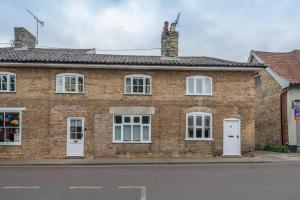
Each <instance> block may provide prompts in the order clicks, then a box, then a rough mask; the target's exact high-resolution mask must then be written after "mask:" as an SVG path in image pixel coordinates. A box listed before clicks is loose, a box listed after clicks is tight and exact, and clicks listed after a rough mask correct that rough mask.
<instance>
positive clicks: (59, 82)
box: [56, 76, 64, 92]
mask: <svg viewBox="0 0 300 200" xmlns="http://www.w3.org/2000/svg"><path fill="white" fill-rule="evenodd" d="M63 90H64V89H63V76H56V91H57V92H63Z"/></svg>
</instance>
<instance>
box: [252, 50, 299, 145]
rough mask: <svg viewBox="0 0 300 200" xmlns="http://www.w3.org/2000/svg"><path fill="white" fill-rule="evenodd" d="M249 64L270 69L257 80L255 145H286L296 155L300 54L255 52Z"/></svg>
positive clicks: (260, 74) (295, 51)
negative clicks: (257, 64)
mask: <svg viewBox="0 0 300 200" xmlns="http://www.w3.org/2000/svg"><path fill="white" fill-rule="evenodd" d="M249 63H264V64H267V65H268V67H267V68H266V69H264V70H261V71H260V72H259V73H258V74H256V76H255V79H256V91H257V92H256V94H257V98H256V99H257V101H256V110H257V112H256V144H258V145H262V144H284V145H285V144H287V145H289V148H290V150H291V151H296V150H297V148H299V147H300V121H299V120H300V119H299V117H298V118H297V117H296V113H297V112H300V51H299V50H294V51H292V52H284V53H276V52H262V51H252V52H251V53H250V56H249ZM298 110H299V111H298ZM299 116H300V113H299Z"/></svg>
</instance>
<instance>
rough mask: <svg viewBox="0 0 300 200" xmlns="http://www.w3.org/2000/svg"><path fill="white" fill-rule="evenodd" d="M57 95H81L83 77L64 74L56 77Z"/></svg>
mask: <svg viewBox="0 0 300 200" xmlns="http://www.w3.org/2000/svg"><path fill="white" fill-rule="evenodd" d="M56 92H57V93H83V92H84V76H83V75H82V74H75V73H64V74H58V75H56Z"/></svg>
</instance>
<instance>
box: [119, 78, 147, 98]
mask: <svg viewBox="0 0 300 200" xmlns="http://www.w3.org/2000/svg"><path fill="white" fill-rule="evenodd" d="M127 78H130V86H131V87H130V91H131V92H127V91H126V87H127V85H126V79H127ZM134 78H141V79H143V81H144V84H143V92H133V79H134ZM148 78H149V79H150V91H149V93H146V79H148ZM124 94H131V95H151V94H152V77H151V76H148V75H143V74H132V75H127V76H125V78H124Z"/></svg>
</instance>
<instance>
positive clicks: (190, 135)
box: [188, 128, 194, 138]
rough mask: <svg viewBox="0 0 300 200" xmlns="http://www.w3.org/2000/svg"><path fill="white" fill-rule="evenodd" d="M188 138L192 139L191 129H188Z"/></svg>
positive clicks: (192, 132) (192, 131)
mask: <svg viewBox="0 0 300 200" xmlns="http://www.w3.org/2000/svg"><path fill="white" fill-rule="evenodd" d="M188 137H189V138H193V137H194V130H193V128H188Z"/></svg>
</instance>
